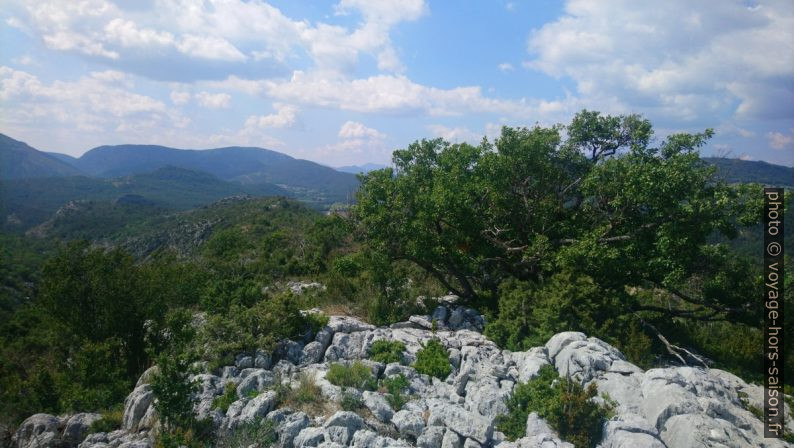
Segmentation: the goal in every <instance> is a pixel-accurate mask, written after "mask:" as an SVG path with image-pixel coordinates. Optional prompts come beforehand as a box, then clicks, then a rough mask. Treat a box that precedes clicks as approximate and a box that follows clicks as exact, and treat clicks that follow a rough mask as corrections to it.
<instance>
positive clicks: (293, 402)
mask: <svg viewBox="0 0 794 448" xmlns="http://www.w3.org/2000/svg"><path fill="white" fill-rule="evenodd" d="M274 390H275V392H276V395H277V401H278V403H279V406H281V405H286V406H289V407H291V408H293V409H296V410H302V411H304V412H306V413H307V414H310V415H319V414H323V413H324V407H325V400H324V398H323V394H322V391H321V390H320V386H318V385H317V382H316V381H315V380H314V376H313V375H312V374H310V373H307V372H302V373H301V375H300V379H299V381H298V387H296V388H292V387H290V386H288V385H286V384H284V383H282V382H281V379H280V378H276V383H275V387H274Z"/></svg>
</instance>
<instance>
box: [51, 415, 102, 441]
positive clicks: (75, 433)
mask: <svg viewBox="0 0 794 448" xmlns="http://www.w3.org/2000/svg"><path fill="white" fill-rule="evenodd" d="M101 418H102V415H100V414H91V413H80V414H75V415H73V416H72V417H71V418H69V420H68V421H67V422H66V427H65V428H64V430H63V435H62V436H61V438H62V439H63V441H64V442H66V443H67V444H69V445H72V446H76V445H78V444H79V443H80V442H82V441H83V439H85V436H86V435H87V434H88V428H89V427H90V426H91V424H92V423H94V422H95V421H97V420H99V419H101Z"/></svg>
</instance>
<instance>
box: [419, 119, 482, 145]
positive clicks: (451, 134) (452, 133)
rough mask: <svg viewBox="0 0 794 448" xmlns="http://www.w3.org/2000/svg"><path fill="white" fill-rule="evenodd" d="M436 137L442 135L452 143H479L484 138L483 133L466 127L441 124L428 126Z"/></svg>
mask: <svg viewBox="0 0 794 448" xmlns="http://www.w3.org/2000/svg"><path fill="white" fill-rule="evenodd" d="M427 129H428V130H430V132H431V133H432V134H433V136H434V137H441V138H443V139H444V140H446V141H448V142H452V143H462V142H467V143H472V144H477V143H479V142H480V141H481V140H482V135H478V134H476V133H474V132H472V131H471V130H470V129H468V128H466V127H454V128H450V127H447V126H444V125H441V124H431V125H429V126H428V127H427Z"/></svg>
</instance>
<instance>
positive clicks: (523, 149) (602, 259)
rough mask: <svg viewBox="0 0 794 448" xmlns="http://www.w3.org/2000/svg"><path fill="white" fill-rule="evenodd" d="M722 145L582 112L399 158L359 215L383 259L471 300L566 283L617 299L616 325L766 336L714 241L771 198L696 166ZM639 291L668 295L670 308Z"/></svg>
mask: <svg viewBox="0 0 794 448" xmlns="http://www.w3.org/2000/svg"><path fill="white" fill-rule="evenodd" d="M562 131H565V133H566V134H567V136H566V137H563V135H562ZM712 135H713V132H712V131H711V130H710V129H707V130H705V131H704V132H702V133H698V134H674V135H671V136H669V137H668V138H667V139H665V140H663V141H661V143H660V144H659V145H658V146H652V145H651V143H652V141H653V139H652V136H653V129H652V126H651V123H650V122H649V121H648V120H646V119H643V118H641V117H639V116H637V115H628V116H619V117H613V116H602V115H601V114H599V113H598V112H591V111H582V112H581V113H579V114H577V115H576V116H575V117H574V119H573V121H572V122H571V124H570V125H569V126H567V127H562V126H552V127H540V126H536V127H533V128H531V129H527V128H509V127H505V128H503V129H502V132H501V135H500V137H499V138H498V139H496V141H495V142H494V143H490V142H489V141H487V140H485V139H484V140H483V141H482V143H481V144H479V145H478V146H472V145H469V144H466V143H462V144H450V143H448V142H445V141H443V140H441V139H436V140H422V141H417V142H415V143H413V144H411V145H409V147H408V148H407V149H404V150H398V151H395V153H394V156H393V163H394V166H395V169H394V170H392V169H388V168H387V169H383V170H379V171H373V172H371V173H369V174H368V175H366V176H363V177H362V185H361V188H360V190H359V193H358V197H357V204H356V205H355V207H354V208H353V217H354V219H355V220H356V222H357V224H358V226H359V227H358V228H359V231H360V233H361V234H362V235H363V238H364V239H365V240H366V241H367V243H368V244H369V245H370V246H371V247H372V248H373V249H374V250H376V251H379V252H381V253H383V254H386V255H387V256H388V257H389V258H390V259H392V260H409V261H411V262H414V263H416V264H417V265H419V266H421V267H422V268H424V269H425V270H427V271H428V272H430V273H432V274H433V275H434V276H435V277H436V278H437V279H438V280H439V281H440V282H441V283H442V284H443V285H445V287H447V288H448V289H449V290H450V291H452V292H454V293H456V294H458V295H461V296H463V297H466V298H469V299H475V298H486V299H487V298H496V297H498V296H499V292H498V291H499V286H500V284H502V283H503V282H504V281H506V280H509V279H514V280H519V281H524V282H531V283H534V284H537V285H539V286H538V288H539V289H542V284H544V282H547V281H548V280H549V279H550V278H551V277H552V276H553V275H554V274H555V273H559V272H569V273H572V275H584V276H587V277H589V278H590V279H592V281H593V282H594V286H595V287H597V288H599V289H601V290H605V291H611V292H612V293H613V294H617V295H618V296H619V297H620V299H621V302H622V303H623V304H624V306H622V307H620V308H621V309H619V310H614V312H613V313H612V314H630V315H635V316H648V315H657V316H661V315H663V316H666V317H676V318H686V319H694V320H701V321H714V320H729V321H734V322H735V321H739V322H746V323H750V324H754V325H757V324H759V322H760V321H759V319H760V315H759V314H758V313H757V312H756V311H755V310H756V309H757V308H758V307H757V306H754V305H753V300H752V299H753V298H754V297H757V295H754V294H755V293H754V292H753V291H757V290H756V289H755V288H757V286H758V285H757V282H755V281H754V279H752V278H749V276H747V275H732V273H737V272H741V269H742V263H741V262H739V261H736V260H735V257H733V256H732V255H731V254H730V252H729V251H727V250H725V248H724V247H723V246H721V245H719V244H713V243H710V241H711V240H710V238H711V237H713V236H714V235H725V236H727V237H733V236H735V235H736V231H737V228H739V227H740V226H743V225H749V224H752V223H754V222H757V220H758V217H759V215H760V214H759V213H758V212H759V210H760V200H761V198H762V196H761V195H760V194H757V193H758V190H757V189H753V187H748V186H731V185H727V184H725V183H724V182H721V181H719V180H718V179H717V178H716V177H715V175H714V169H713V168H711V167H709V166H708V165H707V164H705V163H704V162H703V161H701V160H700V157H699V155H698V152H697V150H698V148H700V147H702V146H703V145H704V144H705V143H706V142H707V141H708V139H709V138H711V137H712ZM638 289H639V290H643V291H645V290H658V291H663V292H664V293H665V298H664V301H665V304H664V306H662V305H660V304H657V303H654V302H653V301H649V300H640V297H639V296H638V295H637V294H636V293H635V292H636V291H637V290H638ZM668 302H669V303H668ZM649 328H652V326H649Z"/></svg>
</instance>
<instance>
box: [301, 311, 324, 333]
mask: <svg viewBox="0 0 794 448" xmlns="http://www.w3.org/2000/svg"><path fill="white" fill-rule="evenodd" d="M303 317H304V319H306V325H307V326H308V327H309V329H310V330H311V331H312V334H317V332H319V331H320V330H322V329H323V327H325V326H326V325H328V321H329V320H330V319H329V318H328V316H327V315H326V314H325V313H306V314H305V315H304V316H303Z"/></svg>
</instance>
